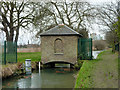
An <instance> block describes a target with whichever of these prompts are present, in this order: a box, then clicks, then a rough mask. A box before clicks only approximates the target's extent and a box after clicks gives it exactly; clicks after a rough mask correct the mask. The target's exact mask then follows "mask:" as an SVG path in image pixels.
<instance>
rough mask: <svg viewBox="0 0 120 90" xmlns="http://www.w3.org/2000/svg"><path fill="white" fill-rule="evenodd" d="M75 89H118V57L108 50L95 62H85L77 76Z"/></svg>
mask: <svg viewBox="0 0 120 90" xmlns="http://www.w3.org/2000/svg"><path fill="white" fill-rule="evenodd" d="M75 88H118V56H117V54H113V53H112V52H111V51H110V50H108V51H104V52H101V53H100V54H99V55H98V57H97V59H96V60H90V61H89V60H85V61H84V63H83V65H82V67H81V69H80V71H79V73H78V76H77V80H76V84H75Z"/></svg>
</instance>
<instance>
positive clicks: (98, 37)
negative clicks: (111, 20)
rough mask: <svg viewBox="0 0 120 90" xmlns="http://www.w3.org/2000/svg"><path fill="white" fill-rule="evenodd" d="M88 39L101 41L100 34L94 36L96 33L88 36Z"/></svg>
mask: <svg viewBox="0 0 120 90" xmlns="http://www.w3.org/2000/svg"><path fill="white" fill-rule="evenodd" d="M90 38H92V39H93V40H103V38H102V37H101V35H100V34H96V33H92V34H90Z"/></svg>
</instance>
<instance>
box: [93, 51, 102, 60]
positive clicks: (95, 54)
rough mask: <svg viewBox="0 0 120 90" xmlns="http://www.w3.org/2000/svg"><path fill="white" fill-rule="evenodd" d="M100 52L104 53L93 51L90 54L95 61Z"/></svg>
mask: <svg viewBox="0 0 120 90" xmlns="http://www.w3.org/2000/svg"><path fill="white" fill-rule="evenodd" d="M102 51H104V50H101V51H93V52H92V54H93V59H96V58H97V56H98V54H99V53H100V52H102Z"/></svg>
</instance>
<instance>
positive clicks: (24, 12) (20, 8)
mask: <svg viewBox="0 0 120 90" xmlns="http://www.w3.org/2000/svg"><path fill="white" fill-rule="evenodd" d="M32 7H34V4H32V3H31V4H29V3H27V2H16V1H13V2H8V1H2V2H0V23H1V24H2V26H1V27H0V29H1V30H2V31H4V32H5V34H6V40H7V41H11V42H14V41H15V42H17V41H18V36H19V30H20V28H26V27H27V26H28V25H29V24H30V23H32V18H33V11H34V9H33V8H32Z"/></svg>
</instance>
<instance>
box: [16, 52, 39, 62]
mask: <svg viewBox="0 0 120 90" xmlns="http://www.w3.org/2000/svg"><path fill="white" fill-rule="evenodd" d="M17 57H18V62H25V59H31V61H41V52H27V53H26V52H25V53H23V52H22V53H18V56H17Z"/></svg>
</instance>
